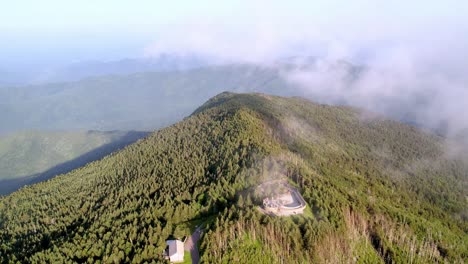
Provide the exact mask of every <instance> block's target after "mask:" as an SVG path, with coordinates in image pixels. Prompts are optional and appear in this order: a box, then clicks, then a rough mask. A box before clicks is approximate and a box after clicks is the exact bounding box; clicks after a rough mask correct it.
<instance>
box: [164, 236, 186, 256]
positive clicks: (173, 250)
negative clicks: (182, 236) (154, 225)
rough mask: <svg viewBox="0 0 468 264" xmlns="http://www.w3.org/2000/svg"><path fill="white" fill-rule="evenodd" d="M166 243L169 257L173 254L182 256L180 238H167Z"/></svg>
mask: <svg viewBox="0 0 468 264" xmlns="http://www.w3.org/2000/svg"><path fill="white" fill-rule="evenodd" d="M166 245H168V246H169V252H168V255H169V257H172V256H174V255H181V256H182V257H183V256H184V242H182V241H180V240H167V241H166Z"/></svg>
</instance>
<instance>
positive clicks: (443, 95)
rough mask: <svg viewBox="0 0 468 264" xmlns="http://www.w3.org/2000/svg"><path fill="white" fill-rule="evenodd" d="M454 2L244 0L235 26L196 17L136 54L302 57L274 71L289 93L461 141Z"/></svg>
mask: <svg viewBox="0 0 468 264" xmlns="http://www.w3.org/2000/svg"><path fill="white" fill-rule="evenodd" d="M457 4H459V3H457V2H455V1H454V2H451V3H440V4H439V3H427V2H424V3H421V5H418V4H415V3H413V4H408V3H407V2H399V1H396V2H392V3H385V4H384V3H380V4H379V5H377V4H376V3H375V1H358V2H357V3H353V4H352V6H351V4H343V3H335V2H334V1H330V2H327V3H325V2H324V3H322V5H319V4H315V5H314V4H311V5H310V6H308V7H305V8H304V10H300V9H298V8H296V9H294V8H290V6H288V5H285V4H278V3H272V2H270V1H254V3H253V4H252V5H250V6H244V7H241V8H240V10H237V12H240V11H245V12H246V13H245V14H252V15H245V14H240V13H239V14H238V15H239V20H238V21H237V22H232V21H233V20H232V19H229V20H223V19H212V18H211V19H207V18H200V17H198V18H192V20H190V21H188V22H187V23H183V24H178V25H168V26H167V27H166V28H162V29H160V31H159V33H158V34H157V37H156V40H155V43H153V44H152V45H149V46H148V47H147V49H146V54H147V55H150V56H151V55H158V54H161V53H176V54H192V53H196V54H202V55H204V56H207V57H211V58H214V59H216V60H217V61H218V62H231V63H232V62H234V63H255V64H260V65H263V66H268V67H278V63H277V62H278V59H284V58H291V56H299V57H297V58H301V57H302V58H304V56H312V57H313V58H314V60H312V61H313V62H312V63H310V62H311V61H310V60H307V63H308V64H307V63H304V62H302V63H301V62H300V61H299V62H297V61H296V62H295V65H296V66H297V67H292V68H291V67H289V68H287V69H284V68H281V67H280V68H279V70H280V72H281V74H282V76H283V77H284V78H285V79H286V80H288V81H290V82H291V83H294V84H295V85H296V86H297V87H299V89H298V90H297V93H298V94H301V95H305V96H307V97H309V98H310V99H312V100H315V101H319V102H323V103H330V104H347V105H352V106H357V107H362V108H366V109H368V110H371V111H375V112H379V113H383V114H385V115H389V116H391V117H395V118H399V119H402V120H405V121H408V122H413V123H417V124H420V125H423V126H426V127H428V128H431V129H436V130H437V131H438V132H440V133H441V134H445V135H448V136H451V137H458V138H464V139H465V140H466V142H467V143H468V136H467V134H468V117H467V116H465V112H467V110H468V109H467V108H468V75H466V69H468V61H467V60H466V59H463V58H464V57H465V54H466V53H467V52H466V47H467V46H468V37H467V36H468V34H467V33H468V21H467V20H466V18H464V17H466V16H464V15H463V10H465V11H466V10H468V8H467V7H466V6H465V5H464V4H460V6H458V7H457V8H455V7H456V5H457ZM291 5H292V3H291ZM348 5H349V6H348ZM449 7H450V8H449ZM347 10H349V11H347ZM321 11H322V14H321ZM358 11H359V12H358ZM249 12H250V13H249ZM236 14H237V13H236ZM307 58H309V57H307Z"/></svg>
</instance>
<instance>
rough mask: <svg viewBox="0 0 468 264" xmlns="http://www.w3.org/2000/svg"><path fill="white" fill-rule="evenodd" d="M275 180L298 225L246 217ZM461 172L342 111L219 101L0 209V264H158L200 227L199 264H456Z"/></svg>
mask: <svg viewBox="0 0 468 264" xmlns="http://www.w3.org/2000/svg"><path fill="white" fill-rule="evenodd" d="M278 175H284V176H286V177H287V178H288V181H289V182H290V184H291V185H293V186H295V187H296V188H297V189H298V190H299V192H300V193H301V194H302V196H303V197H304V199H305V201H306V202H307V208H306V211H305V214H304V215H296V216H291V217H272V216H269V215H264V214H262V213H261V212H260V211H259V210H257V209H258V208H257V205H258V204H259V203H261V201H259V200H258V197H256V196H255V192H254V191H253V190H254V189H255V187H256V186H257V185H258V184H260V183H262V182H265V181H268V180H271V179H275V178H277V177H278ZM467 187H468V161H467V160H466V159H456V158H454V156H451V155H446V147H445V143H444V141H443V139H442V138H439V137H437V136H434V135H432V134H429V133H426V132H423V131H421V130H418V129H416V128H414V127H412V126H409V125H405V124H401V123H398V122H395V121H392V120H387V119H385V118H382V117H379V116H375V115H370V114H369V113H365V112H363V111H361V110H357V109H353V108H349V107H335V106H327V105H319V104H315V103H312V102H310V101H307V100H305V99H301V98H284V97H276V96H268V95H263V94H232V93H222V94H220V95H218V96H216V97H214V98H212V99H210V100H209V101H208V102H206V103H205V104H204V105H203V106H201V107H200V108H199V109H197V110H196V111H195V112H194V113H193V114H192V115H191V116H190V117H187V118H186V119H184V120H183V121H181V122H179V123H177V124H175V125H172V126H170V127H167V128H164V129H161V130H159V131H157V132H154V133H153V134H151V135H150V136H148V137H147V138H145V139H143V140H140V141H138V142H136V143H134V144H132V145H129V146H127V147H126V148H125V149H123V150H121V151H119V152H115V153H113V154H111V155H109V156H107V157H105V158H103V159H101V160H99V161H95V162H92V163H89V164H87V165H86V166H84V167H82V168H80V169H77V170H74V171H72V172H70V173H68V174H65V175H60V176H58V177H56V178H54V179H52V180H50V181H46V182H42V183H39V184H36V185H32V186H28V187H25V188H22V189H21V190H19V191H17V192H15V193H13V194H11V195H9V196H5V197H2V198H0V262H5V263H15V262H19V263H61V262H101V263H122V262H132V263H144V262H149V263H151V262H164V261H165V260H164V259H163V255H162V252H163V249H164V248H165V240H166V239H168V238H172V237H176V238H182V237H183V236H186V235H188V234H189V233H190V232H191V231H193V227H194V226H195V225H199V224H202V226H203V228H204V232H203V235H202V239H201V243H200V256H201V261H202V262H203V263H230V262H234V263H355V262H357V263H430V262H452V263H453V262H458V263H464V262H466V261H467V260H468V250H467V243H468V235H467V233H468V223H467V220H468V209H467V205H466V197H467V196H468V194H467V191H466V190H468V188H467Z"/></svg>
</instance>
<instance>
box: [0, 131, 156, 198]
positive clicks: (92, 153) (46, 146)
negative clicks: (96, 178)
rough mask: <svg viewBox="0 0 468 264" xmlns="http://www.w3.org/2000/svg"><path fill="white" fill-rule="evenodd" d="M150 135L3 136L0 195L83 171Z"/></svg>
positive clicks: (46, 133)
mask: <svg viewBox="0 0 468 264" xmlns="http://www.w3.org/2000/svg"><path fill="white" fill-rule="evenodd" d="M146 134H147V133H143V132H125V131H110V132H99V131H87V132H86V131H84V132H62V131H23V132H16V133H13V134H9V135H5V136H0V172H1V174H0V194H4V193H7V192H10V191H14V190H15V189H17V188H18V187H20V186H21V185H23V184H29V183H32V182H34V181H37V180H39V179H46V178H49V177H51V176H54V175H56V174H61V173H64V172H68V171H70V170H72V169H76V168H78V167H81V166H83V165H85V164H86V163H87V162H90V161H93V160H95V159H99V158H102V157H103V156H105V155H108V154H110V153H111V152H112V151H115V150H117V149H119V148H121V147H124V146H125V145H128V144H130V143H133V142H135V141H136V140H137V139H139V138H141V137H143V136H145V135H146Z"/></svg>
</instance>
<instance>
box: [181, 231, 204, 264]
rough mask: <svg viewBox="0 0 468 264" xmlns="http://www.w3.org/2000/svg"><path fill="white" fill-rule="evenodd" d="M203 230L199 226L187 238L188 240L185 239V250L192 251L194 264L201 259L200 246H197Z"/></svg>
mask: <svg viewBox="0 0 468 264" xmlns="http://www.w3.org/2000/svg"><path fill="white" fill-rule="evenodd" d="M201 233H202V230H201V228H200V227H197V229H195V232H193V234H192V235H191V236H190V237H188V238H187V241H185V246H184V250H186V251H190V255H192V264H198V262H199V261H200V256H199V255H198V248H197V242H198V240H199V239H200V236H201Z"/></svg>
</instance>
